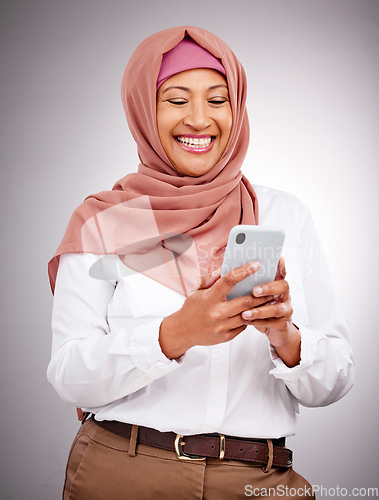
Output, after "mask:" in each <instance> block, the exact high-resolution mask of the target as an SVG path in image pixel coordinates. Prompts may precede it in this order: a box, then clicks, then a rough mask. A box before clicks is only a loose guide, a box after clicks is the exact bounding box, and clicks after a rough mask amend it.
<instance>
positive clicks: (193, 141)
mask: <svg viewBox="0 0 379 500" xmlns="http://www.w3.org/2000/svg"><path fill="white" fill-rule="evenodd" d="M214 139H215V137H214V136H211V135H178V136H176V137H175V140H176V142H177V144H178V145H179V146H180V147H181V148H182V149H184V150H185V151H190V152H191V153H207V152H208V151H210V149H212V146H213V142H214Z"/></svg>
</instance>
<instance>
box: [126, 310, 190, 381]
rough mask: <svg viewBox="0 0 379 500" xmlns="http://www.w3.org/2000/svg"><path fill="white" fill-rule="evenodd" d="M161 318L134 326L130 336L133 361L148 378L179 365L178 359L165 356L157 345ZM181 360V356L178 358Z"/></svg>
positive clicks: (163, 373) (159, 375)
mask: <svg viewBox="0 0 379 500" xmlns="http://www.w3.org/2000/svg"><path fill="white" fill-rule="evenodd" d="M161 323H162V319H157V320H155V321H149V322H148V323H144V324H142V325H138V326H135V327H134V328H133V332H132V335H131V338H130V354H131V357H132V359H133V362H134V363H135V365H136V366H137V368H139V369H140V370H142V371H143V372H145V373H146V376H147V377H148V379H149V380H154V379H157V378H159V377H161V376H162V375H165V374H166V373H169V372H171V371H173V370H175V369H176V368H178V366H179V365H180V361H179V362H178V361H176V360H174V359H172V360H171V359H169V358H167V357H166V356H165V355H164V354H163V352H162V350H161V347H160V345H159V340H158V339H159V328H160V325H161ZM180 360H182V358H180Z"/></svg>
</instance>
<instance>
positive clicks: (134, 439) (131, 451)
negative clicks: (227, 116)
mask: <svg viewBox="0 0 379 500" xmlns="http://www.w3.org/2000/svg"><path fill="white" fill-rule="evenodd" d="M137 438H138V425H133V426H132V432H131V434H130V441H129V451H128V454H129V457H135V456H136V446H137Z"/></svg>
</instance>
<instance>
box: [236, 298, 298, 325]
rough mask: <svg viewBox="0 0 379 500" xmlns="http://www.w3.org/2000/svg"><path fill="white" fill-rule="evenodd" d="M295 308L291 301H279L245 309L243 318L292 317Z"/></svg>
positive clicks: (249, 319)
mask: <svg viewBox="0 0 379 500" xmlns="http://www.w3.org/2000/svg"><path fill="white" fill-rule="evenodd" d="M292 313H293V310H292V306H291V303H290V302H278V303H276V304H270V305H265V306H261V307H256V308H255V309H250V310H249V311H244V312H243V313H242V318H243V319H245V320H248V321H254V320H256V319H268V318H283V317H286V318H290V317H291V316H292Z"/></svg>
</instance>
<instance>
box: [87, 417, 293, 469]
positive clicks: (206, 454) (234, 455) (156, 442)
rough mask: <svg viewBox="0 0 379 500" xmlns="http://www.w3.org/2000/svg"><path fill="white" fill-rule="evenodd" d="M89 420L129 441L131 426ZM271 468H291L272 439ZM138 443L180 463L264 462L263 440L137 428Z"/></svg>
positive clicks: (288, 453) (289, 454)
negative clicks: (173, 455)
mask: <svg viewBox="0 0 379 500" xmlns="http://www.w3.org/2000/svg"><path fill="white" fill-rule="evenodd" d="M91 418H92V420H93V421H94V422H95V423H96V424H97V425H99V426H100V427H102V428H103V429H106V430H107V431H110V432H113V433H114V434H118V435H119V436H122V437H124V438H127V439H130V436H131V433H132V427H133V426H132V424H126V423H123V422H117V421H109V420H103V421H97V420H95V419H94V417H93V416H92V417H91ZM272 442H273V444H274V447H273V448H274V450H273V462H272V466H273V467H285V468H288V467H291V465H292V451H291V450H290V449H288V448H285V446H284V442H285V439H284V438H280V439H273V440H272ZM138 443H142V444H146V445H148V446H153V447H154V448H162V449H164V450H169V451H175V452H176V454H177V456H178V458H179V459H181V460H205V459H206V458H219V459H221V460H222V459H224V458H225V459H231V460H243V461H246V462H253V463H257V464H261V465H266V464H267V462H268V458H269V457H268V445H267V440H265V439H262V440H253V439H250V438H248V439H240V438H235V437H230V436H223V435H222V434H216V435H212V434H198V435H193V436H182V435H180V434H175V433H174V432H160V431H157V430H156V429H150V428H148V427H142V426H138Z"/></svg>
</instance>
